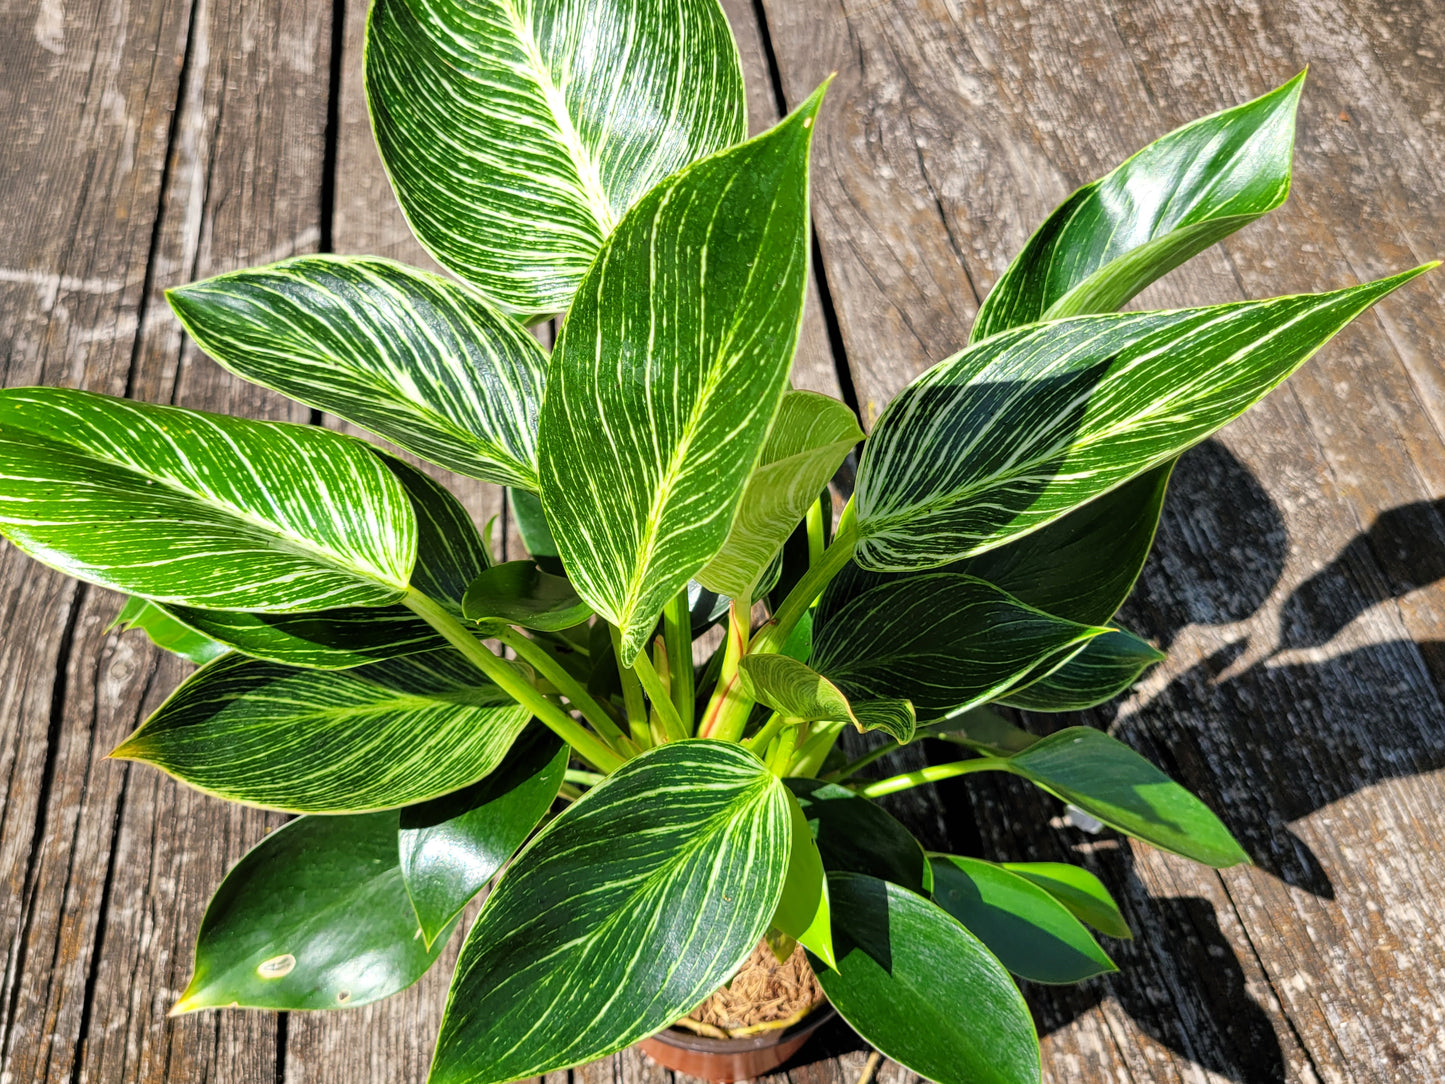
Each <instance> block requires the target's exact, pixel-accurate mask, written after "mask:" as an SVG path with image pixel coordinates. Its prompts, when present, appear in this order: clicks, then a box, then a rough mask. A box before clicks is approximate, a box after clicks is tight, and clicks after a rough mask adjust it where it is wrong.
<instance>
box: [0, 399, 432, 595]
mask: <svg viewBox="0 0 1445 1084" xmlns="http://www.w3.org/2000/svg"><path fill="white" fill-rule="evenodd" d="M0 533H3V534H4V535H5V536H6V537H7V538H9V539H10V541H12V542H13V543H15V545H16V546H18V547H19V548H20V549H21V550H23V551H24V552H26V553H28V554H30V555H31V556H32V557H35V558H36V559H37V560H40V561H43V562H44V563H46V564H48V565H51V566H53V567H55V568H58V569H60V570H61V571H62V572H65V573H67V574H68V575H71V576H74V577H76V578H77V579H81V580H86V581H88V582H90V583H94V584H99V585H100V586H102V587H110V588H113V589H115V590H118V591H124V592H126V593H128V594H132V595H140V596H142V597H145V598H150V599H154V600H156V601H159V602H174V603H179V604H182V605H188V606H201V607H205V608H208V609H217V610H261V611H266V612H271V613H285V612H296V611H305V610H324V609H329V608H331V607H335V606H380V605H384V604H386V603H389V602H395V601H397V600H398V599H400V598H401V596H402V594H403V593H404V592H405V591H406V586H407V581H408V580H409V579H410V576H411V569H412V563H413V561H414V560H415V557H416V523H415V520H414V518H413V516H412V512H411V505H410V502H408V500H407V498H406V493H405V491H404V490H403V489H402V487H401V486H400V484H398V482H397V481H396V479H395V478H394V477H393V476H392V474H391V472H390V471H388V470H387V469H386V468H385V467H384V466H382V464H381V462H380V461H379V460H378V459H377V458H376V456H374V455H373V454H372V453H371V451H370V449H369V448H367V446H366V445H365V444H363V443H361V442H360V441H356V440H351V439H349V438H347V437H343V436H341V435H340V434H338V433H332V432H329V431H327V430H325V429H321V428H319V427H317V426H310V425H286V424H283V423H279V422H258V421H249V420H246V419H243V418H228V417H224V416H222V415H219V414H201V413H197V412H194V411H190V410H181V409H179V408H177V407H164V406H151V405H149V404H147V403H132V402H128V401H126V400H123V399H112V398H110V397H109V396H105V395H94V394H92V393H90V392H83V391H73V390H70V389H68V388H12V389H9V390H6V391H0Z"/></svg>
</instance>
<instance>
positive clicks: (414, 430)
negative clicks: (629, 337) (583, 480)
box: [166, 255, 547, 489]
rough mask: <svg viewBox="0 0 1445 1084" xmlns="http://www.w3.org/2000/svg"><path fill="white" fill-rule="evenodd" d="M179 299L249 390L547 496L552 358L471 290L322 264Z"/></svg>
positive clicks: (189, 292) (335, 262)
mask: <svg viewBox="0 0 1445 1084" xmlns="http://www.w3.org/2000/svg"><path fill="white" fill-rule="evenodd" d="M166 298H167V299H168V300H169V301H170V303H171V308H172V309H174V310H175V313H176V316H177V317H179V318H180V321H181V323H182V324H183V325H185V328H186V330H187V331H188V332H190V334H191V337H192V338H194V339H195V340H196V342H197V343H198V344H199V345H200V347H201V349H202V350H204V351H205V352H206V353H207V354H209V355H211V357H213V358H215V359H216V360H217V361H218V362H220V363H221V365H223V366H224V367H225V368H226V369H229V370H230V371H231V372H233V373H235V374H236V375H237V376H240V377H243V378H244V379H246V380H250V381H253V382H255V383H257V384H261V385H263V386H265V387H268V388H274V389H275V390H276V391H279V392H281V393H282V394H283V395H289V396H290V397H291V398H293V399H297V400H300V401H301V402H303V403H305V404H306V405H307V406H310V407H313V408H315V409H317V410H324V411H326V412H328V413H330V414H335V415H336V416H337V417H339V418H345V419H346V420H347V421H349V422H353V423H355V424H356V425H359V426H360V427H361V428H363V429H366V430H369V431H370V432H373V433H375V434H377V435H378V436H382V437H385V438H386V439H387V440H390V441H391V442H393V443H394V444H398V445H400V446H401V447H403V448H405V449H407V450H408V451H411V452H415V453H416V454H417V455H419V456H421V457H422V458H423V459H428V460H431V461H432V462H433V463H439V464H441V465H442V466H444V467H448V468H450V469H452V470H454V471H456V472H458V473H459V474H465V475H468V476H469V477H472V478H481V479H483V480H484V481H488V482H498V483H500V484H502V485H517V486H523V487H525V488H527V489H536V488H537V409H538V407H539V406H540V405H541V402H542V388H543V384H544V382H545V380H546V372H547V355H546V354H545V353H544V352H543V351H542V348H541V346H540V345H538V343H537V340H536V339H534V338H532V336H530V335H528V334H527V333H526V331H524V330H523V329H522V328H520V327H518V326H517V324H516V323H515V322H513V321H512V320H510V319H508V318H507V317H505V316H503V315H502V314H501V313H499V312H497V311H496V310H495V309H493V308H492V307H491V306H490V305H488V304H487V303H486V302H485V301H483V300H482V299H481V298H479V297H477V296H476V294H475V293H473V292H472V291H470V290H468V289H466V288H465V287H463V286H459V285H458V284H456V283H454V282H449V281H447V280H446V279H443V278H439V277H438V276H436V275H431V274H428V273H427V272H425V271H417V270H414V269H412V268H410V267H404V266H402V265H401V264H398V263H394V262H392V261H391V260H381V259H375V258H372V257H367V256H331V255H315V256H297V257H295V258H293V259H290V260H283V261H282V262H281V263H277V264H271V265H270V266H268V267H255V268H250V269H248V270H245V271H232V272H229V273H227V274H224V275H217V276H216V277H214V278H209V279H205V280H204V281H201V282H195V283H192V284H191V285H189V286H181V287H178V288H176V289H174V290H168V291H167V292H166Z"/></svg>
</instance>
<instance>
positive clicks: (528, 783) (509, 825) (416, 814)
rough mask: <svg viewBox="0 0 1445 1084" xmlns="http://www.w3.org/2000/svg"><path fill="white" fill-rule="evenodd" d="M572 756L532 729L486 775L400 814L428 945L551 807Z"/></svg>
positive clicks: (406, 864) (405, 869) (405, 864)
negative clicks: (568, 759)
mask: <svg viewBox="0 0 1445 1084" xmlns="http://www.w3.org/2000/svg"><path fill="white" fill-rule="evenodd" d="M568 753H569V750H568V749H567V747H566V746H564V745H563V744H562V743H561V742H560V741H558V740H557V739H556V738H555V737H553V736H552V732H551V731H549V730H546V729H544V728H542V727H533V728H532V729H531V730H529V731H528V732H527V733H525V734H523V735H522V737H520V738H519V739H517V743H516V744H515V745H514V746H512V749H511V751H510V752H509V753H508V754H507V757H506V759H505V760H503V761H502V763H501V764H500V765H498V767H497V769H496V770H495V771H493V772H492V774H491V775H489V776H487V777H486V778H485V779H483V780H481V781H480V782H477V783H473V784H472V785H471V786H469V787H465V788H463V789H462V790H458V791H454V792H453V793H451V794H447V795H444V796H443V797H441V798H434V799H432V800H431V801H429V802H423V803H421V804H420V805H411V806H407V807H406V808H405V809H403V810H402V811H401V833H400V835H399V836H398V841H399V846H400V853H401V875H402V878H403V880H404V881H405V882H406V892H407V895H408V896H409V897H410V898H411V904H412V907H413V908H414V909H415V910H416V917H417V921H418V922H420V923H421V932H422V937H423V938H424V939H425V940H426V943H427V944H428V945H430V944H431V943H432V941H433V940H435V939H436V937H438V936H439V935H440V934H441V932H442V931H443V930H444V929H445V928H446V927H447V926H448V925H449V924H450V923H451V922H452V920H454V919H455V918H456V917H457V915H459V914H461V911H462V908H463V907H465V906H466V905H467V901H469V900H470V899H471V898H472V897H473V896H475V895H476V894H477V893H478V892H480V891H481V890H482V888H483V886H484V885H486V883H487V882H488V881H490V880H491V879H492V876H493V875H494V874H495V873H496V872H497V870H499V869H501V868H502V863H504V862H506V860H507V859H509V858H511V857H512V854H513V852H515V851H516V849H517V848H518V847H520V846H521V845H522V844H523V843H524V842H525V841H526V839H527V836H528V835H530V834H531V831H532V829H533V828H535V827H536V826H537V822H538V821H540V820H541V819H542V817H543V816H544V815H545V814H546V812H547V810H548V809H550V808H551V807H552V802H553V801H555V800H556V798H557V791H558V789H559V788H560V787H561V786H562V776H563V774H564V773H565V772H566V770H567V756H568Z"/></svg>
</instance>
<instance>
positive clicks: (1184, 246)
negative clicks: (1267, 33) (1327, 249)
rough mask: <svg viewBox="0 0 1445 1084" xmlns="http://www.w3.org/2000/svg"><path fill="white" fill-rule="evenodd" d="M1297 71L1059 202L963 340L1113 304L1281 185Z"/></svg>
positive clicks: (1240, 222) (1270, 204) (1237, 221)
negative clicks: (1273, 87)
mask: <svg viewBox="0 0 1445 1084" xmlns="http://www.w3.org/2000/svg"><path fill="white" fill-rule="evenodd" d="M1304 78H1305V77H1304V73H1303V72H1301V73H1300V74H1299V75H1297V76H1295V77H1294V78H1293V79H1291V80H1290V81H1289V82H1288V83H1286V84H1285V85H1284V86H1282V87H1280V88H1279V89H1277V90H1272V91H1270V92H1269V93H1268V94H1266V95H1264V96H1263V97H1261V98H1256V99H1255V100H1254V101H1252V102H1246V103H1245V104H1244V105H1241V106H1237V107H1236V108H1234V109H1226V110H1224V111H1223V112H1222V113H1215V114H1214V115H1212V116H1208V117H1203V118H1201V119H1199V120H1196V121H1194V122H1192V123H1190V124H1186V125H1185V126H1184V127H1182V128H1176V129H1175V130H1174V131H1172V132H1170V133H1169V134H1168V135H1166V136H1164V137H1163V138H1161V139H1158V140H1156V141H1155V142H1153V143H1151V144H1149V146H1147V147H1145V148H1144V149H1143V150H1141V151H1140V152H1139V153H1137V154H1135V155H1134V156H1133V157H1132V158H1130V159H1129V160H1128V161H1126V162H1125V163H1124V164H1123V165H1121V166H1119V168H1118V169H1116V170H1114V171H1113V172H1112V173H1110V174H1108V175H1106V176H1104V177H1101V178H1099V180H1097V181H1094V182H1093V183H1092V184H1087V185H1085V186H1084V187H1083V188H1081V189H1079V190H1078V191H1077V192H1075V193H1074V194H1073V195H1072V196H1070V197H1069V198H1068V199H1066V200H1065V201H1064V202H1063V203H1061V204H1060V205H1059V206H1058V207H1057V208H1055V210H1054V212H1053V214H1051V215H1049V217H1048V218H1047V219H1046V220H1045V221H1044V224H1043V225H1042V226H1040V227H1039V228H1038V230H1036V231H1035V233H1034V235H1033V236H1032V237H1030V238H1029V240H1028V243H1027V244H1026V245H1024V248H1023V251H1022V252H1020V253H1019V254H1018V256H1016V257H1015V258H1014V261H1013V263H1012V264H1010V265H1009V268H1008V270H1007V271H1005V272H1004V273H1003V275H1002V276H1001V277H1000V278H999V280H998V282H997V283H995V284H994V288H993V289H992V290H991V291H989V295H988V297H986V298H985V299H984V302H983V305H982V306H981V307H980V308H979V310H978V319H977V320H975V321H974V325H973V332H972V334H971V335H970V336H969V338H970V341H972V342H977V341H979V340H980V339H985V338H987V337H988V336H990V335H995V334H997V333H998V332H1000V331H1007V330H1008V329H1009V328H1014V327H1019V326H1022V325H1023V324H1031V323H1034V322H1035V321H1037V320H1052V319H1059V318H1061V317H1065V316H1081V315H1083V314H1085V313H1095V312H1112V311H1113V310H1115V309H1117V308H1119V307H1120V306H1121V305H1123V304H1124V303H1125V302H1126V301H1128V300H1129V299H1130V298H1131V297H1133V296H1134V295H1135V294H1137V293H1138V292H1139V291H1140V290H1142V289H1143V288H1144V287H1145V286H1147V285H1149V283H1151V282H1153V281H1154V280H1155V279H1157V278H1159V277H1160V276H1161V275H1163V274H1165V273H1166V272H1168V271H1170V270H1172V269H1173V268H1175V267H1178V266H1179V265H1180V264H1181V263H1183V262H1184V261H1185V260H1187V259H1189V257H1191V256H1193V255H1195V254H1196V253H1199V252H1203V251H1204V250H1205V249H1206V248H1208V247H1209V246H1210V245H1212V244H1214V243H1215V242H1216V241H1218V240H1221V239H1222V238H1224V237H1227V236H1228V235H1229V234H1231V233H1233V232H1234V231H1235V230H1237V229H1239V228H1240V227H1241V226H1245V225H1248V224H1249V223H1251V222H1253V221H1254V220H1255V219H1256V218H1259V217H1260V216H1261V215H1264V214H1267V213H1268V212H1270V211H1272V210H1274V209H1275V208H1276V207H1278V206H1279V205H1280V204H1281V203H1283V202H1284V200H1285V197H1286V196H1287V195H1289V182H1290V159H1291V157H1292V155H1293V151H1294V120H1295V109H1296V107H1297V106H1298V104H1299V96H1300V91H1301V90H1302V89H1303V88H1304Z"/></svg>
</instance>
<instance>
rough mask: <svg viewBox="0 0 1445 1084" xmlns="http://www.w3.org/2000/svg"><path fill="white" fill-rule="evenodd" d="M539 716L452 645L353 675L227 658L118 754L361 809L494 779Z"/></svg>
mask: <svg viewBox="0 0 1445 1084" xmlns="http://www.w3.org/2000/svg"><path fill="white" fill-rule="evenodd" d="M530 717H531V713H530V712H529V711H528V710H527V709H526V708H523V707H520V706H519V705H518V704H516V703H515V702H514V701H513V700H512V699H511V697H509V696H507V695H506V694H505V693H503V692H502V691H501V690H500V689H498V688H497V687H496V686H495V685H492V684H491V683H490V682H488V681H487V679H486V678H484V677H482V675H481V674H480V673H478V672H477V670H476V669H475V668H473V667H472V666H470V665H469V664H468V663H467V662H466V660H465V659H463V658H462V656H461V655H460V654H458V653H457V652H456V651H454V650H453V649H452V648H450V647H444V648H441V649H440V650H437V651H433V652H428V653H426V654H421V655H408V656H407V657H405V658H401V659H392V660H389V661H387V662H380V663H373V664H371V665H369V666H362V667H357V668H355V669H352V670H300V669H296V668H294V667H289V666H281V665H279V664H277V663H272V662H263V661H261V660H259V659H248V658H245V657H244V656H241V655H235V654H228V655H226V656H224V657H222V658H220V659H217V660H216V661H215V662H213V663H211V664H210V665H208V666H205V667H203V668H202V669H200V670H197V671H196V672H195V673H194V674H193V675H191V677H189V678H188V679H187V680H186V681H185V682H183V683H182V684H181V686H180V688H178V689H177V690H176V691H175V692H174V693H172V694H171V696H170V698H169V699H168V700H166V702H165V703H164V704H162V705H161V706H160V708H158V709H157V710H156V712H155V714H154V715H152V716H151V717H150V718H149V719H147V720H146V721H145V722H144V723H142V724H141V726H140V728H139V729H138V730H137V731H136V732H135V733H134V734H132V735H131V736H130V737H128V738H127V739H126V740H125V741H124V742H122V743H121V744H120V746H118V747H117V748H116V750H115V752H113V753H112V754H111V755H112V756H115V757H122V758H124V759H127V760H141V761H145V762H146V763H147V764H153V765H155V766H156V767H158V768H160V769H162V770H163V771H165V772H167V773H168V774H170V775H173V776H175V777H176V778H178V779H180V780H181V781H182V782H185V783H188V784H190V785H191V786H193V787H196V788H197V789H199V790H203V791H205V792H206V793H208V794H214V795H216V796H217V797H221V798H227V799H229V800H231V801H235V802H245V803H246V804H248V805H257V806H262V807H264V808H266V809H280V810H286V811H288V812H293V813H356V812H362V811H366V810H375V809H387V808H392V807H395V806H402V805H411V804H412V803H414V802H420V801H424V800H425V799H428V798H434V797H438V796H439V795H442V794H447V793H449V792H451V791H454V790H456V789H458V788H459V787H464V786H466V785H467V784H468V783H472V782H475V781H476V780H478V779H481V778H482V777H483V776H485V775H487V774H488V773H489V772H491V771H492V769H493V768H495V767H496V766H497V765H498V764H499V763H500V762H501V760H502V758H503V757H504V756H505V755H506V752H507V750H508V749H509V748H510V747H511V745H512V742H513V741H515V740H516V737H517V735H518V734H519V733H521V730H522V727H523V726H525V725H526V723H527V720H528V719H529V718H530Z"/></svg>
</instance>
